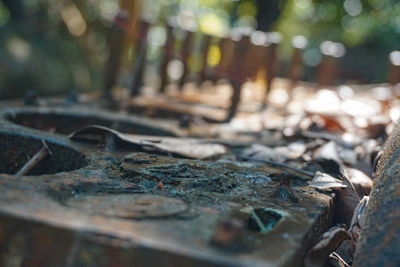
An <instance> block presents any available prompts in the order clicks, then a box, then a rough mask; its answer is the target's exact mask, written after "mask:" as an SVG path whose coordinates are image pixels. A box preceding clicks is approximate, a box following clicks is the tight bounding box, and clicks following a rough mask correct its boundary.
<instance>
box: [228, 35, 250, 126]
mask: <svg viewBox="0 0 400 267" xmlns="http://www.w3.org/2000/svg"><path fill="white" fill-rule="evenodd" d="M232 38H233V40H234V41H235V44H234V50H233V51H234V53H233V57H232V60H231V64H230V67H229V69H228V77H229V81H230V83H231V84H232V87H233V92H232V97H231V105H230V107H229V110H228V114H227V117H226V121H230V120H231V119H232V118H233V117H234V116H235V115H236V113H237V108H238V106H239V102H240V95H241V92H242V85H243V83H244V82H245V81H246V78H247V77H248V76H249V69H248V66H247V64H245V62H246V59H247V55H248V52H249V47H250V37H249V35H245V34H243V33H235V32H233V36H232Z"/></svg>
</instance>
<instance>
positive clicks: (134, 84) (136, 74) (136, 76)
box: [130, 20, 150, 96]
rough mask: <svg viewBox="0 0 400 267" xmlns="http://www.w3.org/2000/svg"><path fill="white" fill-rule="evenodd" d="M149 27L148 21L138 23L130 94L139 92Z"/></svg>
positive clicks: (133, 94)
mask: <svg viewBox="0 0 400 267" xmlns="http://www.w3.org/2000/svg"><path fill="white" fill-rule="evenodd" d="M149 28H150V22H148V21H145V20H142V21H140V23H139V30H138V32H139V36H138V38H139V40H138V47H137V53H136V55H135V64H134V68H133V74H132V81H131V87H130V92H131V96H136V95H139V94H140V88H141V86H142V83H143V72H144V67H145V63H146V52H147V33H148V31H149Z"/></svg>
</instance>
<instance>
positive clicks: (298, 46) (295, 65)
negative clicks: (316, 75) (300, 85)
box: [288, 35, 308, 86]
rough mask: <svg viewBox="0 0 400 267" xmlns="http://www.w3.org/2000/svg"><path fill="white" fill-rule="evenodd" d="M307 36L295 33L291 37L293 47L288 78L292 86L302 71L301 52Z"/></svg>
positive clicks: (305, 44)
mask: <svg viewBox="0 0 400 267" xmlns="http://www.w3.org/2000/svg"><path fill="white" fill-rule="evenodd" d="M307 42H308V41H307V38H305V37H304V36H302V35H297V36H295V37H293V39H292V46H293V48H294V52H293V56H292V59H291V61H290V66H289V71H288V78H289V79H290V81H291V83H292V86H294V85H295V84H296V82H297V81H298V80H299V79H300V78H301V75H302V71H303V64H302V53H303V50H304V49H305V48H306V46H307Z"/></svg>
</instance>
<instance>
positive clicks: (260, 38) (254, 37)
mask: <svg viewBox="0 0 400 267" xmlns="http://www.w3.org/2000/svg"><path fill="white" fill-rule="evenodd" d="M267 45H269V44H267V34H266V33H265V32H261V31H254V32H252V33H251V35H250V48H249V52H248V57H247V62H246V64H247V66H248V68H249V70H248V71H249V77H250V78H251V79H252V80H255V79H257V74H258V73H259V71H260V70H262V69H265V57H266V47H267Z"/></svg>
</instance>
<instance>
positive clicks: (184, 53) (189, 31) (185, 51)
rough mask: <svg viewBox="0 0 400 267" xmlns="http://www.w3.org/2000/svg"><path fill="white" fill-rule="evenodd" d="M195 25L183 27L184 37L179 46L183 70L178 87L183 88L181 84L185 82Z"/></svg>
mask: <svg viewBox="0 0 400 267" xmlns="http://www.w3.org/2000/svg"><path fill="white" fill-rule="evenodd" d="M196 28H197V25H191V27H186V29H185V32H186V33H185V34H186V36H185V39H184V40H183V43H182V47H181V54H180V59H181V60H182V64H183V71H182V76H181V78H180V80H179V83H178V84H179V89H180V90H182V89H183V85H184V84H185V78H186V76H187V74H188V71H189V69H188V60H189V56H190V53H191V48H192V46H193V39H194V35H195V31H196Z"/></svg>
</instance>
